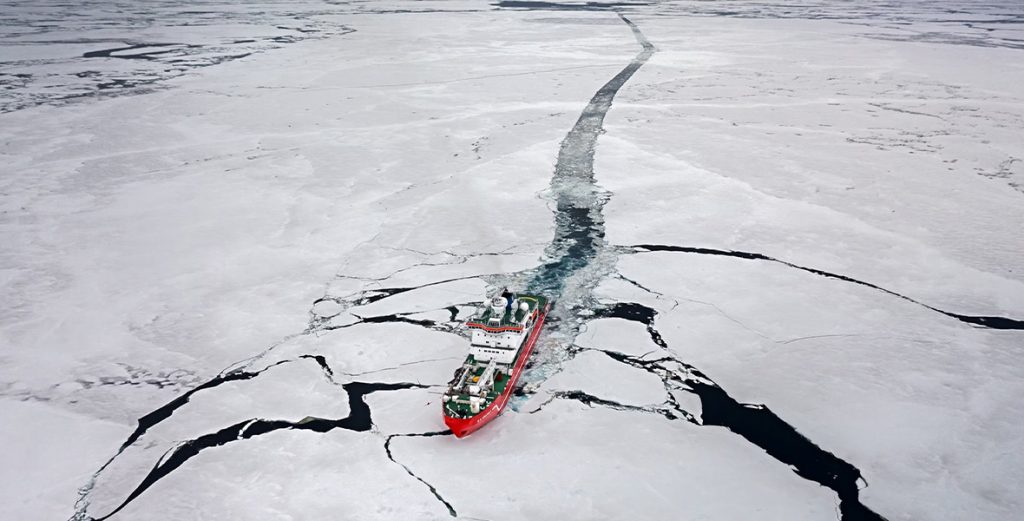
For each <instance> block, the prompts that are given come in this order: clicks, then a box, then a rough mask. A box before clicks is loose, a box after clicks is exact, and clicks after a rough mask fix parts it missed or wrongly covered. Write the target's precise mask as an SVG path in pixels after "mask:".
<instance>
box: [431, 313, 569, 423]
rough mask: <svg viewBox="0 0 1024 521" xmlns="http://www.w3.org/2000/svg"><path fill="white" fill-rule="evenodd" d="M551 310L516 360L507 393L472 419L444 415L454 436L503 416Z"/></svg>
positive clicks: (541, 316)
mask: <svg viewBox="0 0 1024 521" xmlns="http://www.w3.org/2000/svg"><path fill="white" fill-rule="evenodd" d="M549 309H551V305H550V304H548V305H547V306H546V307H545V308H544V312H543V313H541V315H540V316H539V317H537V323H536V325H534V327H533V331H531V332H530V336H529V338H527V339H526V344H525V345H524V346H523V353H522V354H521V355H519V358H518V359H516V365H515V366H513V367H512V374H511V375H509V382H508V385H506V386H505V391H504V392H502V393H501V395H500V396H498V397H497V398H495V399H494V401H493V402H491V403H490V405H488V406H487V407H485V408H484V409H483V410H482V411H480V412H479V413H477V414H476V415H474V416H473V417H471V418H452V417H451V416H448V415H447V414H445V415H444V423H445V425H447V426H448V428H449V429H451V431H452V434H455V437H456V438H462V437H464V436H468V435H470V434H472V433H474V432H476V431H477V429H479V428H480V427H483V426H484V425H486V424H487V422H489V421H491V420H493V419H495V418H497V417H498V415H499V414H501V411H502V409H504V408H505V405H506V404H508V401H509V399H510V398H512V392H513V391H514V390H515V388H516V383H517V382H518V381H519V376H520V375H522V374H523V371H524V370H525V368H526V361H527V360H528V359H529V358H530V354H531V353H532V352H533V346H534V344H536V343H537V337H538V336H540V330H541V327H543V326H544V319H545V318H547V316H548V310H549Z"/></svg>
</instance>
